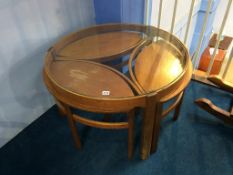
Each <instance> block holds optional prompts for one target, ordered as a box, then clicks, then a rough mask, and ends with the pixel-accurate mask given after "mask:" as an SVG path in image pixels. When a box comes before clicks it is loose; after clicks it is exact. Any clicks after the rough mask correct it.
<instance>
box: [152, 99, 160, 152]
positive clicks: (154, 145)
mask: <svg viewBox="0 0 233 175" xmlns="http://www.w3.org/2000/svg"><path fill="white" fill-rule="evenodd" d="M155 108H156V109H155V116H154V117H155V119H154V127H153V137H152V143H151V153H154V152H156V150H157V146H158V140H159V133H160V120H161V116H162V111H163V104H162V103H158V104H157V105H156V107H155Z"/></svg>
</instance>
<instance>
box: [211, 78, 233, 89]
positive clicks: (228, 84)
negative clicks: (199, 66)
mask: <svg viewBox="0 0 233 175" xmlns="http://www.w3.org/2000/svg"><path fill="white" fill-rule="evenodd" d="M207 79H208V80H209V81H210V82H212V83H213V84H215V85H217V86H219V87H220V88H221V89H223V90H226V91H228V92H231V93H233V83H232V82H229V81H226V80H223V79H222V77H220V76H218V75H210V76H209V77H208V78H207Z"/></svg>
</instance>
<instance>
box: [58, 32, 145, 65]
mask: <svg viewBox="0 0 233 175" xmlns="http://www.w3.org/2000/svg"><path fill="white" fill-rule="evenodd" d="M141 40H142V36H141V35H140V34H139V33H138V32H126V31H121V32H109V33H101V34H95V35H91V36H88V37H85V38H82V39H80V40H77V41H74V42H71V43H70V44H68V45H66V46H65V47H64V48H63V49H61V50H60V51H59V53H58V55H59V56H61V57H62V58H63V59H66V58H67V59H69V58H75V59H84V60H99V59H101V60H103V58H109V57H117V56H120V55H121V54H124V53H126V52H128V51H129V50H132V49H133V48H134V47H135V46H137V45H138V44H139V43H140V42H141Z"/></svg>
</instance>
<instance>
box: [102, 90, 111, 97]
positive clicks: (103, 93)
mask: <svg viewBox="0 0 233 175" xmlns="http://www.w3.org/2000/svg"><path fill="white" fill-rule="evenodd" d="M102 95H103V96H108V95H110V91H102Z"/></svg>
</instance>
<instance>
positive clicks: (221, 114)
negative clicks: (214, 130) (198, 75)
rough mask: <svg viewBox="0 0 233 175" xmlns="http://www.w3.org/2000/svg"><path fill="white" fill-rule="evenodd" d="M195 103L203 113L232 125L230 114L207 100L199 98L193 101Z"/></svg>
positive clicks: (232, 119) (232, 118)
mask: <svg viewBox="0 0 233 175" xmlns="http://www.w3.org/2000/svg"><path fill="white" fill-rule="evenodd" d="M195 103H196V104H197V105H198V106H199V107H201V108H202V109H204V110H205V111H207V112H209V113H210V114H212V115H214V116H215V117H217V118H219V119H220V120H223V121H224V122H226V123H229V124H231V125H233V117H232V116H231V113H230V112H227V111H225V110H224V109H222V108H219V107H217V106H216V105H214V104H213V103H212V102H211V101H210V100H209V99H206V98H200V99H197V100H195Z"/></svg>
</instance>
